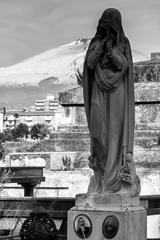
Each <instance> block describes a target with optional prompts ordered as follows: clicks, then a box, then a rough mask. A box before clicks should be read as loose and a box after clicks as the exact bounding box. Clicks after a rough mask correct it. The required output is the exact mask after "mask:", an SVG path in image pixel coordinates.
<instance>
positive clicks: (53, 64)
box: [0, 39, 145, 107]
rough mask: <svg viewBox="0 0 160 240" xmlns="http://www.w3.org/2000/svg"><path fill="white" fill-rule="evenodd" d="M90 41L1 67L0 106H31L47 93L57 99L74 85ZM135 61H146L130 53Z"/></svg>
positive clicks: (75, 42) (136, 54) (80, 40)
mask: <svg viewBox="0 0 160 240" xmlns="http://www.w3.org/2000/svg"><path fill="white" fill-rule="evenodd" d="M89 42H90V40H89V39H79V40H77V41H74V42H72V43H69V44H66V45H63V46H60V47H57V48H54V49H51V50H49V51H46V52H44V53H42V54H39V55H37V56H34V57H32V58H29V59H26V60H25V61H23V62H20V63H18V64H15V65H12V66H10V67H5V68H0V105H3V106H11V107H16V106H18V105H22V106H30V105H32V104H33V103H34V101H35V100H36V99H41V98H45V97H46V95H47V93H53V94H55V95H57V96H58V93H59V91H62V90H65V89H68V88H71V87H74V86H76V85H77V80H76V77H75V72H76V70H77V69H82V65H83V61H84V56H85V53H86V49H87V47H88V45H89ZM133 59H134V61H141V60H145V59H144V56H143V54H141V53H137V52H136V51H133Z"/></svg>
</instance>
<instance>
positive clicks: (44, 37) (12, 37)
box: [0, 0, 160, 66]
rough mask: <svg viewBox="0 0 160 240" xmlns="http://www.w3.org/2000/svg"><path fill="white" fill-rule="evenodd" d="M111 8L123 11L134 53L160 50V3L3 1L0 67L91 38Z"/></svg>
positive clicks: (140, 0) (142, 0) (0, 4)
mask: <svg viewBox="0 0 160 240" xmlns="http://www.w3.org/2000/svg"><path fill="white" fill-rule="evenodd" d="M108 7H115V8H118V9H119V10H120V11H121V13H122V18H123V26H124V30H125V33H126V35H127V36H128V37H129V39H130V41H131V45H132V46H133V48H134V49H136V50H137V51H142V52H146V53H147V54H149V51H152V49H154V50H156V51H157V50H158V49H159V48H160V47H159V42H160V33H159V22H160V14H159V10H160V1H159V0H152V1H146V0H135V1H132V0H107V1H106V0H101V1H97V0H87V1H86V0H81V1H80V0H68V1H67V0H27V1H26V0H5V1H4V0H0V36H1V38H0V51H1V52H0V66H6V65H11V64H14V63H16V62H18V61H21V60H23V59H25V58H27V57H30V56H33V55H35V54H38V53H41V52H43V51H45V50H48V49H51V48H54V47H56V46H58V45H61V44H65V43H68V42H70V41H73V40H75V39H77V38H85V37H92V36H93V35H94V33H95V30H96V26H97V22H98V19H99V17H100V16H101V14H102V12H103V10H104V9H106V8H108ZM153 36H154V37H153Z"/></svg>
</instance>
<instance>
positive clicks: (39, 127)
mask: <svg viewBox="0 0 160 240" xmlns="http://www.w3.org/2000/svg"><path fill="white" fill-rule="evenodd" d="M30 133H31V138H32V139H43V138H45V137H46V136H47V134H48V133H49V131H48V129H47V127H46V126H45V125H44V124H40V123H37V124H34V125H33V126H32V128H31V130H30Z"/></svg>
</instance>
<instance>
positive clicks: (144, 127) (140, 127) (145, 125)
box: [135, 122, 160, 130]
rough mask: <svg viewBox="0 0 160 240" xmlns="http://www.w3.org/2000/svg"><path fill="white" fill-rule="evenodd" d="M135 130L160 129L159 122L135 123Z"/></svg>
mask: <svg viewBox="0 0 160 240" xmlns="http://www.w3.org/2000/svg"><path fill="white" fill-rule="evenodd" d="M135 130H160V123H153V122H148V123H136V124H135Z"/></svg>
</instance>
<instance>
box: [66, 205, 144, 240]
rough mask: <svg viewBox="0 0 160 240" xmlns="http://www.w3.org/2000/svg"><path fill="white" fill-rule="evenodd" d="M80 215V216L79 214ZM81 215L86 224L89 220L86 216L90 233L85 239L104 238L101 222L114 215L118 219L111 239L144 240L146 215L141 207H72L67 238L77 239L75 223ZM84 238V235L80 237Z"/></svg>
mask: <svg viewBox="0 0 160 240" xmlns="http://www.w3.org/2000/svg"><path fill="white" fill-rule="evenodd" d="M79 215H81V216H79ZM77 216H79V217H82V218H83V219H84V220H85V222H86V226H88V225H89V224H88V223H89V222H88V220H87V221H86V219H87V218H86V217H88V219H89V220H90V223H91V233H90V235H89V236H88V237H87V238H86V239H87V240H105V239H109V238H106V237H105V236H104V234H103V227H102V226H103V224H104V221H105V220H106V218H107V217H109V216H114V217H115V218H116V219H117V220H118V224H119V226H118V231H117V233H116V235H115V236H114V237H112V238H110V239H113V240H122V239H123V240H146V239H147V230H146V228H147V227H146V226H147V216H146V211H145V210H144V208H143V207H141V206H139V207H131V208H113V209H112V210H111V209H109V210H107V209H106V210H103V211H99V210H94V211H93V210H91V211H89V210H86V209H81V210H79V209H78V208H76V207H74V208H72V209H71V210H70V211H69V212H68V238H67V239H68V240H79V239H80V238H79V237H78V236H77V233H76V232H75V229H76V230H78V226H75V225H76V222H77V221H76V219H78V218H79V217H77ZM82 238H83V239H85V238H84V237H82Z"/></svg>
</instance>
